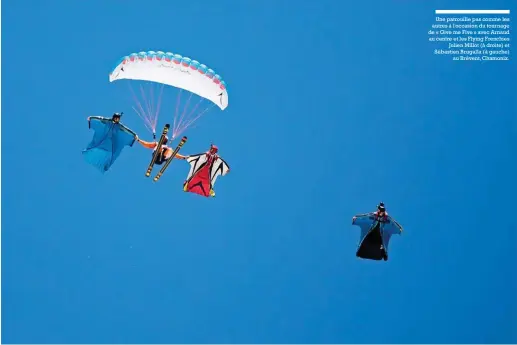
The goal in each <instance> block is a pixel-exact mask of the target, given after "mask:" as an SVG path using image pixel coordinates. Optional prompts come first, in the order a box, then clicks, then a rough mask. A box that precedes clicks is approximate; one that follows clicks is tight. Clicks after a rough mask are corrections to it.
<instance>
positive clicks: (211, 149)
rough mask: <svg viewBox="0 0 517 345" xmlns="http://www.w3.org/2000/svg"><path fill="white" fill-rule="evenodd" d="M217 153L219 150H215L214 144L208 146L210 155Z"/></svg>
mask: <svg viewBox="0 0 517 345" xmlns="http://www.w3.org/2000/svg"><path fill="white" fill-rule="evenodd" d="M217 151H219V149H218V148H217V146H215V145H214V144H210V151H209V152H210V153H212V154H213V153H217Z"/></svg>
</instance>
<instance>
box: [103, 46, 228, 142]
mask: <svg viewBox="0 0 517 345" xmlns="http://www.w3.org/2000/svg"><path fill="white" fill-rule="evenodd" d="M122 79H129V80H140V81H147V82H154V83H159V84H163V85H169V86H172V87H175V88H178V89H182V90H186V91H189V92H191V93H193V94H195V95H197V96H199V97H202V98H204V99H206V100H209V101H211V102H212V103H213V104H214V105H216V106H218V107H219V108H220V109H221V110H224V109H226V107H228V92H227V90H226V84H225V82H224V81H223V80H222V78H221V76H219V75H218V74H216V73H215V71H214V70H212V69H210V68H208V67H207V66H206V65H204V64H201V63H199V62H198V61H196V60H192V59H190V58H188V57H183V56H181V55H178V54H173V53H164V52H161V51H157V52H154V51H149V52H140V53H133V54H130V55H128V56H125V57H123V58H122V59H121V60H120V62H119V63H118V64H117V66H116V67H115V68H114V70H113V71H112V72H111V73H110V75H109V80H110V82H113V81H116V80H122ZM180 91H181V90H180ZM146 102H147V101H146ZM189 103H190V98H189ZM177 107H178V105H177ZM140 108H141V110H142V112H143V113H147V114H141V113H142V112H139V111H137V109H135V111H137V112H139V113H140V114H139V115H140V116H141V117H143V118H145V117H147V118H148V119H147V120H146V122H147V124H148V125H150V127H152V128H150V129H152V131H153V133H154V132H155V130H156V122H157V116H158V114H157V111H152V112H151V111H148V112H146V111H144V107H142V106H140ZM147 108H149V104H147ZM158 108H159V106H158ZM158 112H159V110H158ZM177 115H178V114H176V116H177ZM153 116H154V117H155V118H153ZM176 116H175V120H176ZM199 116H200V115H199ZM199 116H198V117H199ZM183 117H184V115H182V118H183ZM196 119H197V118H196ZM189 121H192V119H191V120H189ZM194 121H195V120H194ZM192 122H193V121H192ZM190 124H191V123H188V122H186V123H184V124H183V125H182V126H180V125H178V126H179V127H178V128H176V129H175V130H174V133H173V136H177V135H179V134H180V133H179V131H183V130H184V129H186V128H187V127H188V126H189V125H190ZM183 127H185V128H183Z"/></svg>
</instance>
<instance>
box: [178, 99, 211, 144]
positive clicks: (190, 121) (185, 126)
mask: <svg viewBox="0 0 517 345" xmlns="http://www.w3.org/2000/svg"><path fill="white" fill-rule="evenodd" d="M202 101H203V100H201V101H200V102H199V103H201V102H202ZM213 107H215V104H213V103H212V104H211V105H209V106H207V107H206V108H205V110H203V111H202V112H200V113H199V114H198V115H196V116H195V117H194V118H192V119H190V120H189V121H188V122H187V123H185V124H184V125H183V126H181V127H180V129H178V130H177V133H176V136H178V135H180V134H181V133H183V131H184V130H186V129H187V128H189V127H190V126H191V125H192V124H193V123H194V122H196V121H197V120H198V119H199V118H200V117H201V116H203V115H204V114H205V113H207V112H208V111H209V110H210V109H212V108H213Z"/></svg>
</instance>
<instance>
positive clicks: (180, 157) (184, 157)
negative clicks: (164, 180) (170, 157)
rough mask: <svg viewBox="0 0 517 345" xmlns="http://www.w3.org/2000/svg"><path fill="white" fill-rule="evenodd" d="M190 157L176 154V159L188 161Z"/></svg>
mask: <svg viewBox="0 0 517 345" xmlns="http://www.w3.org/2000/svg"><path fill="white" fill-rule="evenodd" d="M187 157H188V156H183V155H180V154H179V153H176V156H175V157H174V158H176V159H187Z"/></svg>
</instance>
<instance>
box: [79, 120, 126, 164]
mask: <svg viewBox="0 0 517 345" xmlns="http://www.w3.org/2000/svg"><path fill="white" fill-rule="evenodd" d="M122 114H123V113H114V114H113V116H112V117H111V118H109V117H102V116H88V128H90V129H93V130H94V131H95V134H94V135H93V138H92V141H91V142H90V143H89V144H88V146H87V147H86V149H84V150H83V152H82V154H83V157H84V159H85V160H86V162H88V163H89V164H91V165H93V166H94V167H96V168H97V169H99V170H100V171H101V172H103V173H104V172H106V171H108V170H109V168H110V167H111V166H112V165H113V163H114V162H115V161H116V159H117V158H118V156H119V155H120V154H121V152H122V150H123V149H124V147H125V146H129V147H132V146H133V143H134V142H135V140H136V133H135V132H133V131H132V130H131V129H129V128H127V127H126V126H124V125H123V124H122V123H121V122H120V118H121V116H122Z"/></svg>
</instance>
